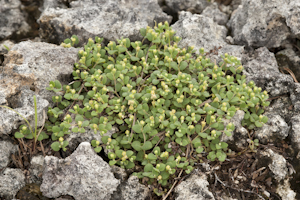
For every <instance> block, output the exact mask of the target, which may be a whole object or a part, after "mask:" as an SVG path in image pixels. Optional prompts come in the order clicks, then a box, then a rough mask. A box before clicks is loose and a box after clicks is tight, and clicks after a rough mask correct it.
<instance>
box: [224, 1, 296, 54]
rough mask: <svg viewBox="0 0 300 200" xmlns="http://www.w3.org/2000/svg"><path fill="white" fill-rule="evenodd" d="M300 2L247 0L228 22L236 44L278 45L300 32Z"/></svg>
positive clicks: (271, 46) (274, 46)
mask: <svg viewBox="0 0 300 200" xmlns="http://www.w3.org/2000/svg"><path fill="white" fill-rule="evenodd" d="M299 5H300V2H299V1H288V2H286V1H273V0H257V1H252V0H244V1H243V2H242V5H241V6H239V8H238V9H237V10H235V12H234V13H232V16H231V18H230V20H229V22H228V24H227V25H228V27H229V28H230V29H231V30H232V34H233V38H234V41H235V44H242V45H248V46H252V47H263V46H265V47H267V48H277V47H280V46H284V44H285V43H286V42H287V39H288V38H289V37H291V38H299V36H300V29H299V27H300V21H299V12H300V7H299Z"/></svg>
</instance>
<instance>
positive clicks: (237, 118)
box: [221, 110, 248, 150]
mask: <svg viewBox="0 0 300 200" xmlns="http://www.w3.org/2000/svg"><path fill="white" fill-rule="evenodd" d="M244 115H245V112H244V111H242V110H238V111H236V113H235V115H234V116H233V117H232V118H231V119H230V120H227V119H225V120H224V122H225V123H224V125H225V126H227V124H228V123H230V122H231V123H232V124H233V125H234V126H235V130H234V131H233V132H232V135H231V136H227V135H226V134H223V135H222V136H221V141H223V142H226V143H228V145H229V146H230V148H231V149H232V150H239V149H243V148H244V147H245V146H247V138H248V131H247V129H246V128H244V127H243V126H242V120H243V119H244Z"/></svg>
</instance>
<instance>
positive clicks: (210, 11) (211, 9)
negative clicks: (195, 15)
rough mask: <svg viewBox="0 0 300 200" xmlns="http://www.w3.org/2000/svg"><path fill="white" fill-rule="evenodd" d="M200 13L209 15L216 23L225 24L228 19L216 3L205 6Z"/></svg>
mask: <svg viewBox="0 0 300 200" xmlns="http://www.w3.org/2000/svg"><path fill="white" fill-rule="evenodd" d="M201 15H204V16H206V17H209V18H211V19H213V21H214V22H216V23H217V24H219V25H223V26H225V25H226V23H227V21H228V16H227V15H226V14H225V13H223V12H221V11H220V9H219V8H218V4H217V3H213V4H211V5H210V6H208V7H206V8H205V9H204V10H203V12H202V13H201Z"/></svg>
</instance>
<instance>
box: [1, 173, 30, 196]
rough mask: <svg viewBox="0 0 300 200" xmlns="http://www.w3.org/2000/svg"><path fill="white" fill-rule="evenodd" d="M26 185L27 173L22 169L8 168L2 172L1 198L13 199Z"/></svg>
mask: <svg viewBox="0 0 300 200" xmlns="http://www.w3.org/2000/svg"><path fill="white" fill-rule="evenodd" d="M24 186H25V175H24V174H23V172H22V170H21V169H11V168H6V169H5V170H4V171H3V172H2V173H0V198H2V199H13V198H14V197H15V195H16V194H17V192H18V191H19V190H20V189H21V188H22V187H24Z"/></svg>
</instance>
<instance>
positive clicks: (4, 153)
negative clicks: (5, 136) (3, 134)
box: [0, 140, 18, 169]
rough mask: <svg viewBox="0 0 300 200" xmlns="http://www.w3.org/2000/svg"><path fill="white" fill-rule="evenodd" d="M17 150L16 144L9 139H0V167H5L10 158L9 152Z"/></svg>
mask: <svg viewBox="0 0 300 200" xmlns="http://www.w3.org/2000/svg"><path fill="white" fill-rule="evenodd" d="M17 150H18V145H14V144H12V143H11V142H10V141H6V140H2V141H0V169H3V168H4V167H6V166H7V165H8V164H9V162H10V160H11V154H13V153H15V152H16V151H17Z"/></svg>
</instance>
